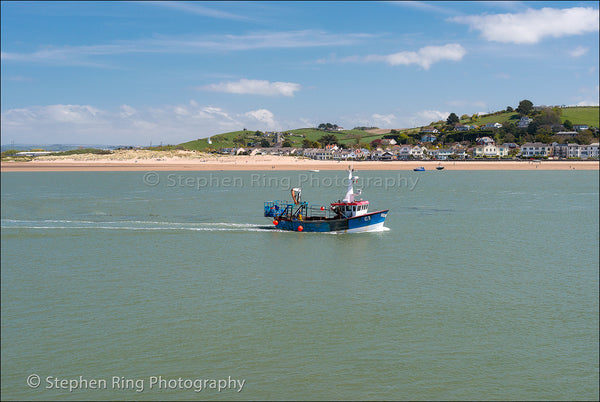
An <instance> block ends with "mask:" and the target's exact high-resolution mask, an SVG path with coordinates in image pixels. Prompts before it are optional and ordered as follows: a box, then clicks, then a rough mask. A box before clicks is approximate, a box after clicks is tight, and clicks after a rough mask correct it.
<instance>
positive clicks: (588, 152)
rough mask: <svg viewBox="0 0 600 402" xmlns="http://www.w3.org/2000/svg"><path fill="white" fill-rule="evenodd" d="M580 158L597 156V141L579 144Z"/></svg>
mask: <svg viewBox="0 0 600 402" xmlns="http://www.w3.org/2000/svg"><path fill="white" fill-rule="evenodd" d="M580 153H581V158H582V159H587V158H598V143H597V142H594V143H593V144H590V145H581V151H580Z"/></svg>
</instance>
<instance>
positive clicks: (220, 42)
mask: <svg viewBox="0 0 600 402" xmlns="http://www.w3.org/2000/svg"><path fill="white" fill-rule="evenodd" d="M374 37H377V35H373V34H365V33H346V34H335V33H328V32H324V31H316V30H302V31H285V32H251V33H246V34H242V35H231V34H223V35H195V36H189V35H187V36H186V35H183V36H164V35H156V36H155V37H153V38H151V39H141V40H121V41H114V42H110V43H107V44H98V45H83V46H48V47H44V48H43V49H41V50H38V51H35V52H32V53H14V52H5V51H2V52H1V54H0V55H1V59H2V61H13V62H28V63H44V64H53V65H74V66H87V67H103V68H107V67H109V66H108V65H106V64H102V63H98V62H96V61H92V60H91V59H96V58H99V57H102V56H111V55H120V54H189V53H192V54H198V53H201V52H231V51H247V50H255V49H294V48H311V47H327V46H331V47H339V46H348V45H354V44H357V43H360V42H362V41H363V40H365V39H368V38H374Z"/></svg>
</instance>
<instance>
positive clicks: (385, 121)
mask: <svg viewBox="0 0 600 402" xmlns="http://www.w3.org/2000/svg"><path fill="white" fill-rule="evenodd" d="M371 117H372V118H373V121H374V123H375V125H376V126H388V127H390V126H392V124H393V122H394V121H395V120H396V116H394V115H393V114H386V115H382V114H377V113H376V114H373V115H372V116H371Z"/></svg>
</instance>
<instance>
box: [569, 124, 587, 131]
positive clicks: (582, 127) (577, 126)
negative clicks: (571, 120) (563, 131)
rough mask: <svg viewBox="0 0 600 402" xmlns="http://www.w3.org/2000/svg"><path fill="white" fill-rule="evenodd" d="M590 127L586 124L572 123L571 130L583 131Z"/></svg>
mask: <svg viewBox="0 0 600 402" xmlns="http://www.w3.org/2000/svg"><path fill="white" fill-rule="evenodd" d="M588 128H590V126H588V125H587V124H573V130H575V131H584V130H587V129H588Z"/></svg>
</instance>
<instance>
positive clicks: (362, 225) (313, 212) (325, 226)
mask: <svg viewBox="0 0 600 402" xmlns="http://www.w3.org/2000/svg"><path fill="white" fill-rule="evenodd" d="M353 172H354V169H352V167H349V168H348V191H347V192H346V196H345V197H344V199H343V200H338V201H336V202H332V203H330V205H329V207H328V208H325V207H324V206H322V205H321V206H315V205H309V204H308V203H307V202H306V201H302V199H301V195H302V189H301V188H292V190H291V196H292V201H280V200H276V201H267V202H265V204H264V208H265V210H264V215H265V217H268V218H273V225H275V227H276V228H277V229H281V230H291V231H296V232H335V233H358V232H373V231H380V230H382V228H383V224H384V223H385V218H386V216H387V213H388V211H389V210H387V209H386V210H382V211H377V212H368V209H369V201H366V200H363V199H357V197H358V196H360V195H361V191H360V190H357V192H356V193H355V192H354V184H355V183H356V180H357V179H358V177H357V176H353Z"/></svg>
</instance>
